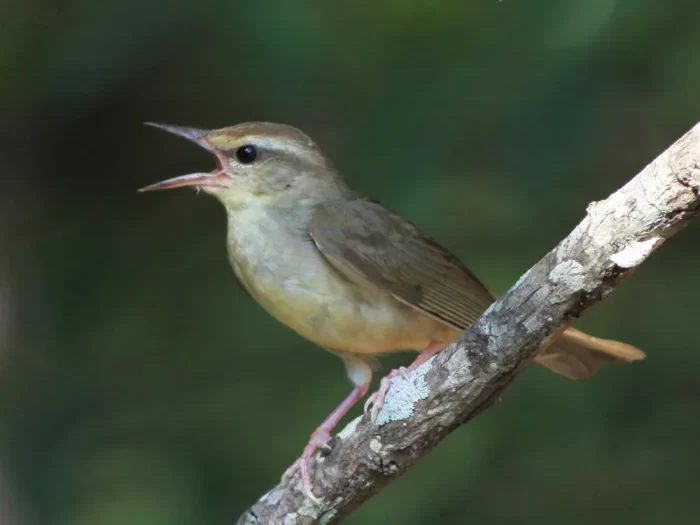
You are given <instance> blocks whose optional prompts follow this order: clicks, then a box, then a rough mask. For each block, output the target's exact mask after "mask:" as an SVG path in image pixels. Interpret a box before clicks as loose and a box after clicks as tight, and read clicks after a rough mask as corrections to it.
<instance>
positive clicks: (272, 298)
mask: <svg viewBox="0 0 700 525" xmlns="http://www.w3.org/2000/svg"><path fill="white" fill-rule="evenodd" d="M309 248H310V249H309V250H308V252H304V251H302V252H301V253H294V254H287V255H286V256H285V257H284V263H283V264H282V263H280V260H279V254H277V255H276V256H275V257H273V258H270V260H269V261H265V260H264V259H265V257H264V254H260V253H258V254H256V257H255V258H256V259H258V260H256V261H253V260H251V258H250V257H248V258H247V259H245V260H246V261H247V263H248V264H246V265H241V264H239V263H237V262H235V261H236V259H237V260H239V261H240V260H241V258H240V257H236V258H234V257H232V258H231V259H232V263H233V265H234V270H235V271H236V274H237V275H238V277H239V279H240V280H241V281H242V283H243V285H244V286H245V287H246V289H247V290H248V292H249V293H250V294H251V295H252V296H253V298H255V299H256V300H257V301H258V302H259V303H260V305H261V306H262V307H263V308H265V309H266V310H267V311H268V312H269V313H270V314H271V315H273V316H274V317H275V318H277V319H278V320H279V321H280V322H282V323H284V324H286V325H287V326H289V327H290V328H292V329H293V330H294V331H296V332H297V333H298V334H300V335H301V336H303V337H305V338H307V339H309V340H311V341H313V342H314V343H316V344H318V345H319V346H322V347H324V348H327V349H330V350H340V351H345V352H350V353H355V354H377V353H384V352H391V351H394V350H402V349H422V348H425V347H426V346H427V345H428V344H429V343H430V342H431V341H433V340H441V341H447V340H451V339H453V338H454V336H455V329H454V328H451V327H448V326H446V325H444V324H443V323H440V322H439V321H437V320H435V319H433V318H431V317H429V316H428V315H426V314H423V313H421V312H420V311H418V310H416V309H414V308H411V307H410V306H407V305H404V304H402V303H400V302H398V301H397V300H395V299H394V298H393V297H391V296H390V295H389V294H385V293H382V292H381V291H380V290H376V289H370V288H363V287H361V286H359V285H356V284H354V283H352V282H350V281H348V280H347V279H345V278H344V277H342V276H341V275H340V274H339V273H338V272H337V271H336V270H335V269H334V268H333V267H332V266H330V264H329V263H328V262H327V261H326V260H325V259H324V258H323V257H322V256H321V255H320V254H319V253H318V252H316V251H313V250H312V248H313V249H314V250H315V247H309ZM456 333H459V331H456Z"/></svg>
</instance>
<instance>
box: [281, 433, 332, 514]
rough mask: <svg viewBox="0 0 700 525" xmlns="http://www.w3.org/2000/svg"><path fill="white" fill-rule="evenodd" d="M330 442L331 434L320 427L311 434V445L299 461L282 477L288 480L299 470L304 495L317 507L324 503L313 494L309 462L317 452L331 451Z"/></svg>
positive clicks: (308, 445) (307, 446)
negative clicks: (320, 450) (322, 450)
mask: <svg viewBox="0 0 700 525" xmlns="http://www.w3.org/2000/svg"><path fill="white" fill-rule="evenodd" d="M330 440H331V434H330V432H329V431H328V430H327V429H325V428H323V427H319V428H317V429H316V430H314V432H313V434H311V439H309V443H308V444H307V445H306V446H305V447H304V451H303V452H302V454H301V457H300V458H299V459H297V460H296V461H295V462H294V464H293V465H292V466H291V467H289V468H288V469H287V470H286V471H285V473H284V474H283V475H282V479H287V478H289V477H290V476H292V475H293V474H294V473H295V472H296V471H297V470H298V471H299V472H300V473H301V488H302V490H303V491H304V494H305V495H306V497H307V498H309V499H310V500H311V501H313V502H314V503H315V504H316V505H322V502H321V500H319V499H318V498H317V497H316V496H314V494H313V492H311V488H312V487H311V476H310V475H309V462H310V461H311V458H312V457H313V455H314V454H315V453H316V451H317V450H319V449H325V450H330V448H331V447H330V446H329V445H328V442H329V441H330Z"/></svg>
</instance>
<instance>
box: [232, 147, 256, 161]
mask: <svg viewBox="0 0 700 525" xmlns="http://www.w3.org/2000/svg"><path fill="white" fill-rule="evenodd" d="M257 156H258V150H257V149H256V148H255V146H252V145H250V144H246V145H245V146H241V147H240V148H238V149H237V150H236V158H237V159H238V162H240V163H241V164H250V163H251V162H253V161H254V160H255V159H256V158H257Z"/></svg>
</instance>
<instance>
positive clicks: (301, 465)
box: [282, 383, 369, 503]
mask: <svg viewBox="0 0 700 525" xmlns="http://www.w3.org/2000/svg"><path fill="white" fill-rule="evenodd" d="M368 388H369V383H367V384H363V385H358V386H356V387H355V388H353V389H352V392H350V394H349V395H348V397H346V398H345V399H344V400H343V401H342V402H341V403H340V404H339V405H338V406H337V407H336V409H335V410H333V412H331V413H330V415H329V416H328V417H327V418H326V419H325V420H324V421H323V423H321V425H320V426H319V427H318V428H317V429H316V430H314V432H313V433H312V434H311V439H310V440H309V443H308V445H306V446H305V447H304V452H303V453H302V454H301V457H300V458H299V459H297V460H296V461H295V462H294V464H293V465H292V466H291V467H289V468H288V469H287V471H286V472H285V473H284V475H283V476H282V477H283V478H286V477H288V476H291V475H292V474H294V472H296V471H297V470H299V471H301V483H302V487H303V489H304V493H305V494H306V496H307V497H308V498H309V499H310V500H312V501H314V502H316V503H320V502H319V501H318V499H317V498H316V497H315V496H314V495H313V493H312V492H311V477H310V476H309V461H310V460H311V458H312V457H313V455H314V453H315V452H316V451H317V450H318V449H320V448H329V447H328V442H329V441H330V440H331V431H332V430H333V428H335V426H336V425H337V424H338V422H339V421H340V420H341V419H342V418H343V416H344V415H345V414H347V412H348V410H350V408H352V406H353V405H354V404H355V403H357V402H358V401H359V400H360V398H361V397H362V396H364V395H365V394H366V393H367V389H368Z"/></svg>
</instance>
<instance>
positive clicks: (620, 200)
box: [238, 123, 700, 525]
mask: <svg viewBox="0 0 700 525" xmlns="http://www.w3.org/2000/svg"><path fill="white" fill-rule="evenodd" d="M698 215H700V123H698V124H696V125H695V127H693V128H692V129H691V130H690V131H689V132H688V133H686V134H685V135H684V136H683V137H681V138H680V139H679V140H678V141H677V142H676V143H675V144H673V145H672V146H671V147H670V148H668V149H667V150H666V151H665V152H664V153H662V154H661V155H660V156H659V157H658V158H657V159H656V160H655V161H654V162H652V163H651V164H650V165H649V166H647V167H646V168H645V169H644V170H643V171H642V172H641V173H640V174H639V175H637V176H636V177H635V178H633V179H632V180H631V181H630V182H628V183H627V184H626V185H625V186H624V187H622V188H621V189H620V190H618V191H617V192H615V193H614V194H612V195H611V196H610V197H608V198H607V199H605V200H604V201H600V202H593V203H591V204H590V205H589V206H588V210H587V214H586V217H585V218H584V219H583V221H582V222H581V223H580V224H579V225H578V226H577V227H576V228H575V229H574V230H573V231H572V232H571V233H570V234H569V236H568V237H567V238H566V239H564V240H563V241H562V242H561V243H560V244H559V245H558V246H557V247H556V248H555V249H554V250H552V251H551V252H550V253H548V254H547V255H545V256H544V258H543V259H542V260H540V261H539V262H538V263H537V264H536V265H535V266H533V267H532V268H531V269H530V270H529V271H528V272H527V273H526V274H525V275H524V276H523V277H521V278H520V280H519V281H518V282H517V283H516V284H515V286H513V288H511V289H510V290H509V291H508V292H507V293H506V294H505V295H504V296H503V297H501V298H500V299H499V300H498V301H497V302H496V303H494V304H493V305H492V306H491V307H490V308H489V309H488V310H487V312H486V313H484V315H483V316H482V317H481V318H480V319H479V320H478V321H477V322H476V323H475V324H474V325H473V326H471V327H470V328H468V329H467V330H465V331H464V333H463V334H462V336H461V337H460V338H459V339H458V340H457V341H456V342H455V343H453V344H452V345H450V346H449V347H448V348H447V349H446V350H444V351H443V352H442V353H440V354H438V355H437V356H436V357H434V358H433V359H431V360H430V361H428V362H427V363H425V364H424V365H423V366H421V367H420V368H418V369H417V370H415V371H414V372H413V373H411V374H410V375H409V376H408V377H407V378H406V379H403V378H397V379H394V380H392V383H391V389H390V391H389V394H388V395H387V398H386V401H385V405H384V407H383V409H382V411H381V412H380V413H379V415H378V417H377V424H376V425H373V424H372V423H371V422H370V421H369V420H368V418H367V417H358V418H357V419H355V420H354V421H352V422H350V423H349V424H348V425H347V427H346V428H345V429H344V430H343V431H341V432H340V434H338V436H337V437H336V438H335V439H334V440H333V442H332V443H331V445H332V450H331V452H330V453H329V454H327V455H326V456H325V457H317V459H316V461H315V464H314V465H312V482H313V486H314V493H315V495H316V496H318V497H320V498H322V499H323V501H324V506H317V505H314V504H313V503H312V502H311V501H309V500H308V499H307V498H306V497H305V496H304V494H303V492H302V491H301V485H300V480H299V476H298V474H296V475H294V476H293V477H292V478H291V479H289V480H285V481H283V482H281V483H280V484H279V485H278V486H276V487H275V488H273V489H272V490H270V491H269V492H268V493H267V494H265V495H264V496H263V497H262V498H260V500H259V501H258V502H257V503H255V505H253V506H252V507H251V508H250V509H248V510H247V511H246V512H245V513H244V514H243V515H242V516H241V517H240V519H239V521H238V523H239V524H246V525H257V524H278V523H279V524H290V523H293V524H296V525H307V524H317V523H318V524H324V525H325V524H328V523H335V522H337V521H339V520H341V519H342V518H343V517H345V516H347V515H348V514H350V513H351V512H352V511H353V510H355V509H357V508H358V507H359V506H360V505H361V504H362V503H363V502H365V501H366V500H367V499H369V498H371V497H372V496H374V495H375V494H377V493H378V492H379V491H381V490H382V488H384V487H385V486H386V485H387V484H388V483H389V482H390V481H391V480H392V479H394V478H396V477H398V476H400V475H402V474H403V473H404V472H406V470H408V469H409V468H410V467H411V466H412V465H413V464H415V463H416V462H417V461H419V460H420V459H421V458H422V457H423V456H425V455H426V454H427V453H428V452H429V451H430V450H432V448H433V447H435V446H436V445H437V444H438V443H440V441H442V440H443V439H444V438H445V437H446V436H447V434H449V433H450V432H451V431H453V430H454V429H455V428H457V427H458V426H460V425H462V424H464V423H466V422H467V421H469V420H470V419H472V418H473V417H474V416H476V415H477V414H479V413H480V412H481V411H483V410H485V409H486V408H488V407H489V406H490V405H492V404H493V403H494V402H495V401H496V400H497V399H498V396H499V395H500V394H501V392H502V391H503V390H504V389H505V388H506V386H508V385H509V384H510V382H511V381H513V379H515V377H516V376H517V375H518V374H519V373H520V372H521V371H522V370H523V368H524V367H525V366H526V363H527V362H528V361H529V359H530V358H531V357H532V355H533V353H534V352H535V351H536V350H537V349H538V348H539V347H540V346H541V345H542V344H543V342H545V341H546V340H547V339H548V338H550V337H552V336H553V335H555V334H556V333H558V332H559V331H561V330H563V329H564V328H566V327H567V326H568V325H570V324H571V323H573V322H574V321H575V320H576V319H577V318H579V317H580V316H581V315H582V314H583V313H584V312H585V311H586V309H588V308H590V307H591V306H592V305H594V304H595V303H597V302H598V301H600V300H602V299H604V298H605V297H607V296H608V295H609V294H610V293H611V292H612V291H613V290H614V289H615V288H616V287H617V286H618V285H619V284H620V283H621V282H622V281H623V280H624V279H625V278H626V277H627V276H629V275H630V274H631V273H632V272H633V271H634V270H635V269H636V268H637V266H639V264H641V263H642V262H643V261H644V260H645V259H646V258H647V257H648V256H649V255H650V254H651V252H652V251H653V250H655V249H656V248H658V247H659V246H660V245H661V244H662V243H663V241H665V240H666V239H668V238H669V237H671V236H673V235H674V234H676V233H677V232H678V231H679V230H681V229H682V228H684V227H685V226H686V225H688V223H690V222H691V221H692V220H693V219H695V218H697V217H698Z"/></svg>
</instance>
